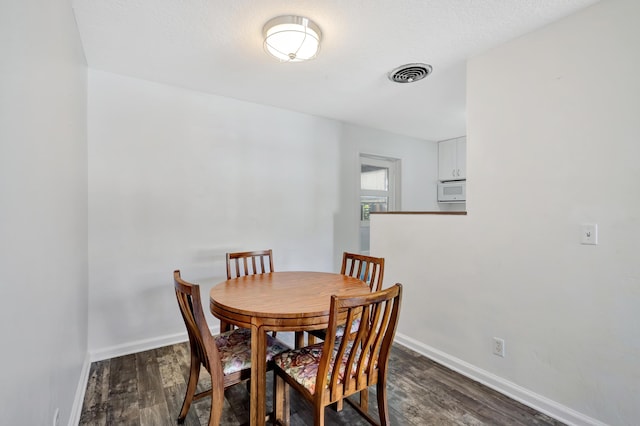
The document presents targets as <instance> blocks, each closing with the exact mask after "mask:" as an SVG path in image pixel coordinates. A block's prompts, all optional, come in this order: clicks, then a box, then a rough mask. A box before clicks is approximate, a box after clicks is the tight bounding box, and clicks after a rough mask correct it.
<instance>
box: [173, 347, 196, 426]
mask: <svg viewBox="0 0 640 426" xmlns="http://www.w3.org/2000/svg"><path fill="white" fill-rule="evenodd" d="M199 377H200V359H199V358H198V357H197V356H196V355H195V354H194V351H193V350H191V366H190V367H189V381H188V382H187V392H186V393H185V395H184V401H183V402H182V409H181V410H180V415H179V416H178V423H182V422H184V419H185V418H186V417H187V413H188V412H189V408H190V407H191V402H192V401H193V395H195V393H196V387H197V386H198V378H199Z"/></svg>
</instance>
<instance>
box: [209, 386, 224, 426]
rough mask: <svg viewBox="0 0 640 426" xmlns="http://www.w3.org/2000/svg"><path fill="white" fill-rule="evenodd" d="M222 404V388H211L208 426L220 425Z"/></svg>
mask: <svg viewBox="0 0 640 426" xmlns="http://www.w3.org/2000/svg"><path fill="white" fill-rule="evenodd" d="M223 405H224V389H215V388H214V389H212V392H211V411H210V412H209V426H220V419H221V418H222V407H223Z"/></svg>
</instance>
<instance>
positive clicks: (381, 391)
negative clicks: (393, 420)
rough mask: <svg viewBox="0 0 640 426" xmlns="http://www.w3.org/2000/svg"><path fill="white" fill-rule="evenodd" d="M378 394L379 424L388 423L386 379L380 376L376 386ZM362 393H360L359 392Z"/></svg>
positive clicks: (382, 425)
mask: <svg viewBox="0 0 640 426" xmlns="http://www.w3.org/2000/svg"><path fill="white" fill-rule="evenodd" d="M376 391H377V392H376V393H377V394H378V414H379V415H380V426H386V425H388V424H389V409H388V407H387V380H386V378H380V379H379V380H378V385H377V386H376ZM361 395H362V394H361Z"/></svg>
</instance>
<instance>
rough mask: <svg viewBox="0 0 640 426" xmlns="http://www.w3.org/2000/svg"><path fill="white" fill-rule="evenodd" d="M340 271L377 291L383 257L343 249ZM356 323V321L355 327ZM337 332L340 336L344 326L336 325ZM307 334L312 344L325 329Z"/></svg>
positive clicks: (381, 278) (379, 287) (380, 286)
mask: <svg viewBox="0 0 640 426" xmlns="http://www.w3.org/2000/svg"><path fill="white" fill-rule="evenodd" d="M340 273H341V274H342V275H347V276H350V277H355V278H359V279H361V280H362V281H364V282H366V283H367V284H368V285H369V289H370V290H371V291H379V290H380V289H381V288H382V280H383V278H384V257H372V256H365V255H362V254H356V253H349V252H346V251H345V252H344V253H343V254H342V267H341V268H340ZM357 325H358V324H357V322H356V324H355V327H357ZM338 333H339V335H340V336H341V335H342V333H344V327H342V326H341V327H338ZM308 334H309V336H308V340H309V344H310V345H312V344H314V343H315V339H314V338H315V337H318V338H320V339H322V340H324V339H325V337H326V334H327V331H326V330H313V331H309V332H308Z"/></svg>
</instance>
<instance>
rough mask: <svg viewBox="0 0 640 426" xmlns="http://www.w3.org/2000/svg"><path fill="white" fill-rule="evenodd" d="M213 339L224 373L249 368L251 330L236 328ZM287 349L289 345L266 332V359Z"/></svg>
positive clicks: (269, 359) (268, 359)
mask: <svg viewBox="0 0 640 426" xmlns="http://www.w3.org/2000/svg"><path fill="white" fill-rule="evenodd" d="M215 341H216V345H217V346H218V351H219V352H220V361H221V362H222V372H223V373H224V374H225V375H227V374H231V373H235V372H237V371H240V370H244V369H245V368H251V330H249V329H248V328H237V329H235V330H231V331H227V332H225V333H222V334H219V335H217V336H215ZM289 349H290V348H289V346H287V345H286V344H284V343H283V342H281V341H280V340H278V339H275V338H273V337H271V336H269V335H268V334H267V361H271V360H272V359H273V357H274V356H276V355H277V354H279V353H281V352H284V351H286V350H289Z"/></svg>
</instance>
